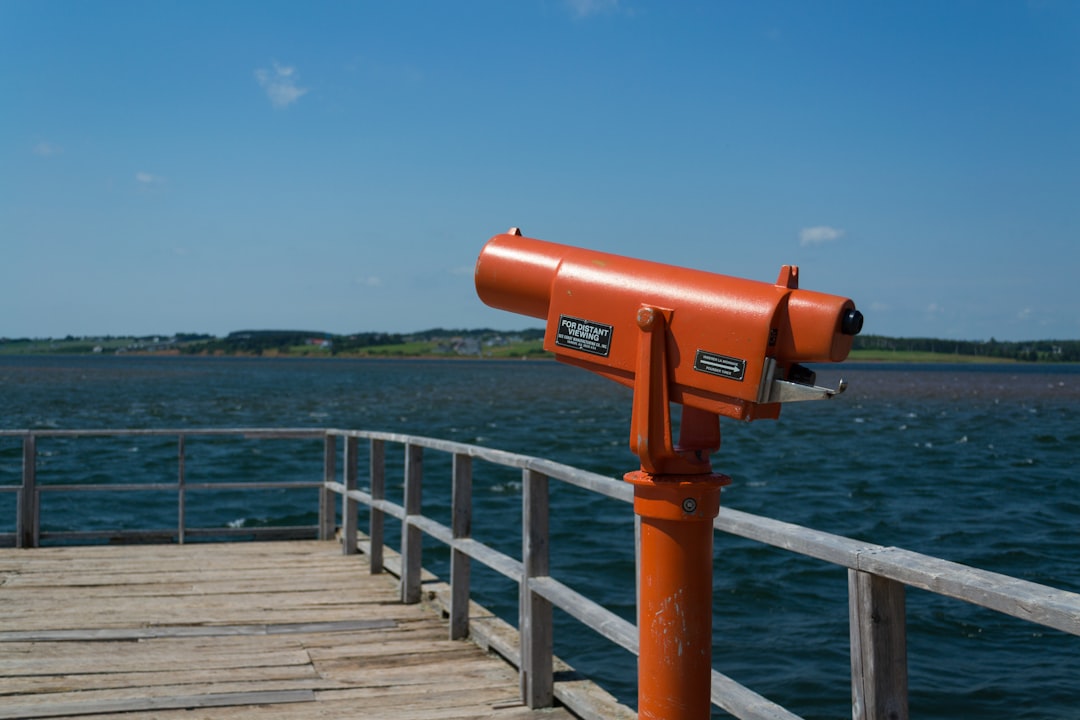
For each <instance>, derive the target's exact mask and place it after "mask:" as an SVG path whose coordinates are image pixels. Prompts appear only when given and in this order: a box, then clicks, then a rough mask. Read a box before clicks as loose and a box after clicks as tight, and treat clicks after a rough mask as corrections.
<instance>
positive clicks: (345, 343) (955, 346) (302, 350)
mask: <svg viewBox="0 0 1080 720" xmlns="http://www.w3.org/2000/svg"><path fill="white" fill-rule="evenodd" d="M543 338H544V330H543V329H542V328H531V329H526V330H521V331H518V332H507V331H497V330H445V329H441V328H436V329H432V330H427V331H423V332H420V333H413V334H407V335H406V334H399V333H356V334H352V335H333V334H329V333H320V332H310V331H303V330H251V331H239V332H234V333H230V334H229V335H228V336H226V337H224V338H218V337H214V336H210V335H197V334H177V335H173V336H164V337H163V336H145V337H114V336H107V337H80V338H76V337H71V336H68V337H65V338H63V339H56V338H44V339H41V338H38V339H28V338H21V339H11V338H3V337H0V356H6V355H43V356H61V355H114V354H116V355H123V354H129V355H141V356H186V357H246V358H259V357H264V358H266V357H269V358H282V357H284V358H326V359H332V358H348V359H362V358H376V359H378V358H381V359H394V358H400V359H407V358H416V359H427V360H469V359H472V360H478V359H499V360H506V359H514V360H516V359H537V360H539V359H551V358H552V357H553V355H552V354H551V353H549V352H547V351H545V350H544V339H543ZM848 360H850V361H853V362H868V363H874V362H882V363H951V364H1002V363H1004V364H1013V363H1015V364H1025V365H1026V364H1046V365H1058V364H1065V363H1078V362H1080V340H1037V341H1028V342H1014V341H997V340H994V339H991V340H989V341H986V342H974V341H962V340H940V339H932V338H890V337H884V336H877V335H867V336H864V335H860V336H858V337H856V338H855V340H854V347H853V349H852V350H851V353H850V356H849V357H848Z"/></svg>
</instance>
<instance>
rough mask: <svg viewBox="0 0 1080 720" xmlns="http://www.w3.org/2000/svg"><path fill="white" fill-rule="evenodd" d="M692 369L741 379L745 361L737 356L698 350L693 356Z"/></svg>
mask: <svg viewBox="0 0 1080 720" xmlns="http://www.w3.org/2000/svg"><path fill="white" fill-rule="evenodd" d="M694 369H695V370H697V371H698V372H703V373H709V374H710V375H719V376H720V377H725V378H728V379H729V380H739V381H740V382H741V381H742V379H743V375H745V374H746V361H745V360H740V359H739V358H733V357H728V356H727V355H717V354H716V353H711V352H706V351H704V350H698V351H697V355H695V356H694Z"/></svg>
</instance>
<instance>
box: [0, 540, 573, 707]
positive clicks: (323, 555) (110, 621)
mask: <svg viewBox="0 0 1080 720" xmlns="http://www.w3.org/2000/svg"><path fill="white" fill-rule="evenodd" d="M476 621H482V618H478V619H477V620H476ZM476 621H474V622H476ZM192 711H194V712H192ZM121 713H122V717H123V718H125V719H130V720H135V719H139V718H151V717H152V718H157V719H160V720H171V719H173V718H184V719H185V720H195V719H203V718H215V719H218V718H220V719H232V718H255V717H258V718H259V719H260V720H269V719H271V718H293V719H301V720H302V719H303V718H315V717H319V718H324V717H342V718H344V717H349V718H394V719H395V720H407V719H409V718H498V719H499V720H524V719H525V718H545V719H552V720H555V719H559V718H572V717H574V716H573V715H571V714H570V713H568V712H567V711H566V710H565V709H563V708H551V709H546V710H530V709H529V708H527V707H524V706H523V705H522V704H521V700H520V693H519V688H518V673H517V671H516V669H515V668H513V667H512V666H511V665H510V664H508V663H507V662H505V661H504V660H503V659H501V658H500V657H498V656H496V655H495V654H493V653H490V652H485V650H484V649H482V648H481V647H479V646H478V645H476V644H474V643H472V642H469V641H467V640H449V639H448V630H447V625H446V622H445V621H444V620H443V619H442V617H441V615H440V613H439V612H438V610H437V609H436V608H434V607H432V605H431V604H430V603H421V604H402V603H401V602H400V599H399V590H398V585H397V580H396V578H394V577H393V576H392V575H389V574H385V573H384V574H377V575H372V574H370V573H369V572H368V571H367V564H366V563H362V562H361V561H360V560H359V559H358V558H357V556H356V555H343V554H342V552H341V545H340V544H339V543H337V542H334V541H302V542H254V543H224V544H218V543H215V544H185V545H138V546H116V545H110V546H101V545H99V546H82V547H53V548H37V549H33V550H14V549H4V550H0V718H45V717H70V716H79V717H83V718H86V717H92V718H104V717H118V716H120V714H121Z"/></svg>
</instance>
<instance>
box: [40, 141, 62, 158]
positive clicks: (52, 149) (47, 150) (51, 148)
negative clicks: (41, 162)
mask: <svg viewBox="0 0 1080 720" xmlns="http://www.w3.org/2000/svg"><path fill="white" fill-rule="evenodd" d="M62 152H64V148H62V147H60V146H59V145H57V144H56V143H51V142H47V141H45V140H42V141H41V142H39V143H38V144H37V145H35V146H34V154H35V155H40V156H41V157H52V156H54V155H59V154H60V153H62Z"/></svg>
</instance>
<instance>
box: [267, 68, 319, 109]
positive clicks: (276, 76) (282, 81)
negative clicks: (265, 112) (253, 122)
mask: <svg viewBox="0 0 1080 720" xmlns="http://www.w3.org/2000/svg"><path fill="white" fill-rule="evenodd" d="M255 79H256V80H257V81H258V82H259V85H260V86H261V87H262V89H263V90H265V91H266V97H268V98H270V103H271V104H272V105H273V106H274V107H276V108H284V107H288V106H289V105H292V104H293V103H294V102H296V101H297V100H299V99H300V98H301V97H303V96H304V95H305V94H307V88H302V87H299V86H298V85H297V84H296V81H297V75H296V68H294V67H290V66H285V65H278V64H277V63H274V68H273V70H267V69H266V68H259V69H258V70H256V71H255Z"/></svg>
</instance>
